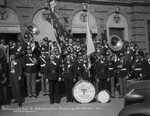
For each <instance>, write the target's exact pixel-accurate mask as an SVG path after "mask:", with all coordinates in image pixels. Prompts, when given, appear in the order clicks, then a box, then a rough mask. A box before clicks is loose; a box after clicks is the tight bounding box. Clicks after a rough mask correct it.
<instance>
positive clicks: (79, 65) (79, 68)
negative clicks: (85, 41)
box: [74, 52, 83, 81]
mask: <svg viewBox="0 0 150 116" xmlns="http://www.w3.org/2000/svg"><path fill="white" fill-rule="evenodd" d="M74 63H75V76H76V77H75V78H77V81H80V80H82V79H83V75H82V74H83V56H82V53H81V52H79V54H78V58H77V60H75V61H74Z"/></svg>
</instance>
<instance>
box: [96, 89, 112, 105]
mask: <svg viewBox="0 0 150 116" xmlns="http://www.w3.org/2000/svg"><path fill="white" fill-rule="evenodd" d="M97 100H98V101H99V102H100V103H108V102H109V100H110V92H109V91H108V90H102V91H100V92H99V93H98V95H97Z"/></svg>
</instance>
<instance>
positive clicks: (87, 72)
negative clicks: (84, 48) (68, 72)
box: [82, 54, 90, 80]
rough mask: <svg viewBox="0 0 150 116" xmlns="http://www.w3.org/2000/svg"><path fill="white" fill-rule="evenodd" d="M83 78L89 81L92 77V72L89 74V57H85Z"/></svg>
mask: <svg viewBox="0 0 150 116" xmlns="http://www.w3.org/2000/svg"><path fill="white" fill-rule="evenodd" d="M82 77H83V79H84V80H89V77H90V72H89V62H88V58H87V55H85V54H84V55H83V72H82Z"/></svg>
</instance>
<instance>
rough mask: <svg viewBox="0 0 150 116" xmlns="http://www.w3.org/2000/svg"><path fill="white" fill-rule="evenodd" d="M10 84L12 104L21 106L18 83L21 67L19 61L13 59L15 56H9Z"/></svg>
mask: <svg viewBox="0 0 150 116" xmlns="http://www.w3.org/2000/svg"><path fill="white" fill-rule="evenodd" d="M9 68H10V75H9V77H10V84H11V87H12V93H13V97H14V100H13V101H12V102H13V103H16V102H17V103H18V105H19V107H21V106H22V100H21V92H20V89H21V88H20V84H19V81H20V80H21V74H22V65H21V60H19V59H15V55H11V56H10V64H9Z"/></svg>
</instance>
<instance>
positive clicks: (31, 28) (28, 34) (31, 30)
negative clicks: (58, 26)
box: [24, 23, 40, 41]
mask: <svg viewBox="0 0 150 116" xmlns="http://www.w3.org/2000/svg"><path fill="white" fill-rule="evenodd" d="M24 27H25V33H24V41H26V39H27V38H29V40H31V39H33V35H38V34H39V33H40V31H39V29H38V27H37V26H36V25H35V24H34V23H29V24H26V25H24Z"/></svg>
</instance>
